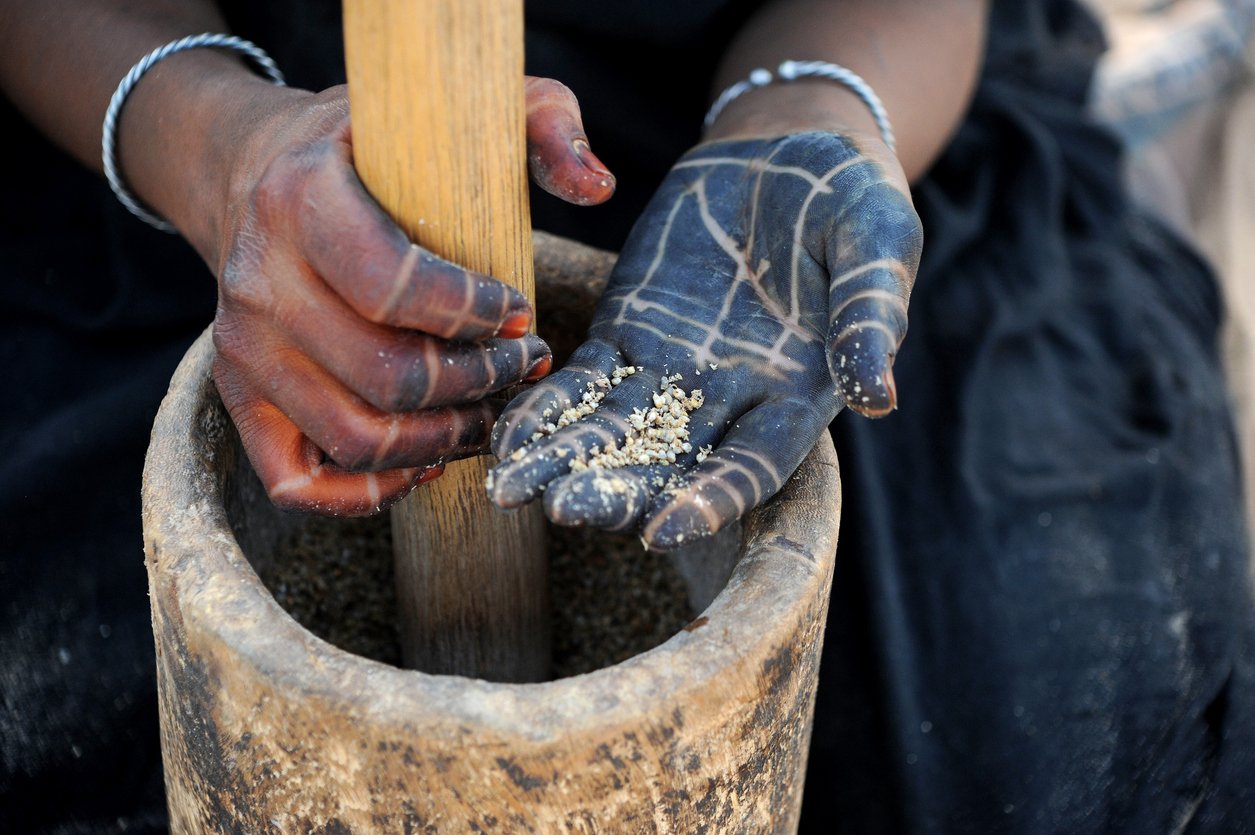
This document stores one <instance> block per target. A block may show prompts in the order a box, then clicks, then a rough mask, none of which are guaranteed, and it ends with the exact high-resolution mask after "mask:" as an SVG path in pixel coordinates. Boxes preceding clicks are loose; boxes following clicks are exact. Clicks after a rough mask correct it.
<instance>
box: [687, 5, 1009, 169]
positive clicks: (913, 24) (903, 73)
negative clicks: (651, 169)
mask: <svg viewBox="0 0 1255 835" xmlns="http://www.w3.org/2000/svg"><path fill="white" fill-rule="evenodd" d="M987 14H988V0H777V2H774V3H770V4H768V5H767V6H766V7H764V9H763V10H762V11H761V12H759V13H758V14H757V15H756V16H755V17H754V18H752V19H751V20H750V21H749V23H747V24H746V26H745V27H744V28H743V29H742V31H741V32H740V33H739V34H738V36H737V37H736V38H735V39H734V41H733V43H732V45H731V47H730V48H729V49H728V52H727V53H726V55H725V57H724V60H723V62H722V64H721V66H720V69H719V72H718V74H717V76H716V82H715V94H717V93H718V91H721V90H723V89H724V88H726V87H727V86H728V85H730V84H733V83H735V82H736V81H739V80H740V79H743V78H745V77H746V76H747V75H748V74H749V72H750V71H751V70H752V69H754V68H755V67H767V68H774V67H776V66H777V65H778V64H779V63H780V62H781V61H783V60H787V59H793V60H821V61H831V62H834V63H837V64H840V65H842V66H845V67H848V68H849V69H851V70H853V71H854V72H856V73H858V74H859V75H860V76H862V77H863V78H864V79H865V80H866V81H867V83H868V84H869V85H871V87H872V89H873V90H875V91H876V94H877V95H878V96H879V97H880V99H881V100H882V101H883V103H884V105H885V109H886V110H887V111H888V113H889V118H890V120H891V122H892V123H893V128H894V132H895V134H896V137H897V146H898V147H897V156H898V159H899V160H900V162H901V164H902V168H903V170H904V172H905V174H906V176H907V178H908V180H910V181H912V182H914V181H915V180H916V179H918V178H919V177H920V176H921V175H922V174H923V173H924V172H925V171H926V170H927V169H928V167H929V166H930V165H931V164H932V161H933V160H934V159H935V158H936V156H937V155H938V154H939V153H940V152H941V150H942V149H943V148H944V147H945V145H946V143H947V142H948V141H949V139H950V137H951V135H952V134H953V132H954V130H955V128H956V127H957V125H958V123H959V120H960V119H961V118H962V115H963V113H964V111H965V110H966V108H967V105H968V101H969V99H970V97H971V94H972V90H973V88H974V87H975V83H976V79H977V75H978V73H979V70H980V61H981V55H982V53H983V49H984V38H985V24H986V17H987ZM817 128H818V129H830V130H837V131H840V132H843V133H847V134H854V135H856V136H860V137H868V138H874V137H877V136H878V135H879V134H878V131H877V130H876V126H875V122H874V120H873V119H872V117H871V114H870V112H869V111H868V109H867V106H866V105H865V104H864V103H863V102H862V101H861V100H860V99H858V98H857V97H856V96H855V95H854V94H853V93H852V92H850V91H849V90H847V89H846V88H844V87H843V86H841V85H839V84H837V83H834V82H831V81H826V80H819V79H814V80H800V81H795V82H791V83H788V84H779V83H778V84H772V85H770V86H768V87H764V88H759V89H755V90H751V91H749V92H747V93H745V94H744V95H743V96H741V97H740V98H738V99H737V100H736V101H734V102H732V104H731V105H729V107H728V108H727V109H726V110H725V111H724V113H723V115H721V116H720V118H719V119H718V120H717V121H716V122H715V124H714V125H713V126H712V128H711V130H710V131H709V133H708V138H711V139H718V138H727V137H732V136H766V135H773V134H781V133H788V132H796V131H798V130H808V129H817Z"/></svg>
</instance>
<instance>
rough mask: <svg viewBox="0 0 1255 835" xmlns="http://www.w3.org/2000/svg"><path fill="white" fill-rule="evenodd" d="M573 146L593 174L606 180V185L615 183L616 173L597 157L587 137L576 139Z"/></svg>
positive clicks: (582, 162) (583, 163)
mask: <svg viewBox="0 0 1255 835" xmlns="http://www.w3.org/2000/svg"><path fill="white" fill-rule="evenodd" d="M571 147H572V148H573V149H574V150H575V155H576V156H577V157H579V160H580V163H581V164H582V165H583V166H584V167H585V168H587V169H588V170H589V171H591V172H593V174H595V175H597V176H598V177H601V178H602V179H604V180H606V181H607V182H606V185H611V184H613V183H614V175H613V174H611V173H610V169H609V168H607V167H606V165H605V163H603V162H602V161H601V160H599V159H598V158H597V155H596V154H594V153H593V149H592V148H590V147H589V146H588V140H587V139H582V138H581V139H576V140H575V141H574V142H572V143H571Z"/></svg>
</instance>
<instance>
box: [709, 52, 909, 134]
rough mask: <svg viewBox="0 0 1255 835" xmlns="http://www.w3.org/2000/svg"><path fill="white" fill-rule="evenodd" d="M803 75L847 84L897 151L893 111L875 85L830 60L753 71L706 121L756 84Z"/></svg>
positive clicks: (722, 96) (726, 94)
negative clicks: (890, 117) (887, 109)
mask: <svg viewBox="0 0 1255 835" xmlns="http://www.w3.org/2000/svg"><path fill="white" fill-rule="evenodd" d="M799 78H826V79H828V80H829V81H835V82H837V83H838V84H844V85H845V86H846V87H848V88H849V89H850V91H851V92H853V93H854V95H856V96H858V97H859V98H860V99H862V100H863V103H864V104H865V105H867V109H868V110H870V111H871V112H872V118H873V119H875V120H876V127H877V128H879V129H880V137H881V139H883V140H884V142H885V144H886V145H888V146H889V150H890V151H894V152H896V151H897V142H896V141H895V138H894V135H893V127H892V126H891V125H890V124H889V114H888V112H887V111H886V110H885V106H884V104H883V103H882V102H881V101H880V97H879V96H877V95H876V92H875V91H874V90H872V88H871V85H870V84H868V83H867V82H866V81H864V80H863V79H862V77H861V76H859V75H858V74H857V73H855V72H853V71H852V70H848V69H846V68H845V67H843V66H841V65H840V64H832V63H829V62H828V61H784V62H782V63H781V64H780V66H778V67H776V71H775V72H774V73H773V72H772V71H771V70H768V69H764V68H763V67H759V68H758V69H755V70H753V71H752V72H751V73H750V74H749V76H748V77H747V78H745V79H743V80H741V81H738V82H737V83H735V84H733V85H732V86H730V87H728V89H726V90H724V91H723V92H722V93H721V94H720V95H719V98H717V99H715V103H714V104H712V105H711V106H710V110H709V111H707V113H706V118H705V120H704V121H703V124H704V125H705V126H706V127H707V128H708V129H709V128H710V126H711V125H712V124H714V122H715V119H717V118H719V114H720V113H722V112H723V110H724V108H725V107H727V106H728V105H729V104H731V103H732V102H733V101H734V100H736V99H737V98H738V97H740V96H742V95H744V94H745V93H747V92H749V91H750V90H753V89H754V88H756V87H766V86H767V85H768V84H771V83H772V82H775V81H796V80H797V79H799Z"/></svg>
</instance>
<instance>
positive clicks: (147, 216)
mask: <svg viewBox="0 0 1255 835" xmlns="http://www.w3.org/2000/svg"><path fill="white" fill-rule="evenodd" d="M201 47H215V48H218V49H232V50H235V51H236V52H242V53H244V54H245V55H247V56H248V57H249V58H251V59H252V61H253V63H254V64H256V65H257V66H258V67H259V68H260V69H261V70H262V71H264V72H265V73H266V76H267V77H268V78H269V79H270V80H271V81H273V82H274V83H275V84H283V73H281V72H279V68H278V67H277V66H275V62H274V61H273V60H272V59H271V57H270V56H269V55H267V54H266V53H265V52H264V51H263V50H262V49H261V47H259V46H257V45H256V44H254V43H251V42H249V41H246V40H244V39H243V38H237V37H235V36H234V35H220V34H214V33H211V32H205V33H203V34H200V35H188V36H187V37H186V38H180V39H179V40H177V41H171V42H170V43H168V44H166V45H165V46H161V47H158V48H157V49H154V50H153V51H152V52H150V53H148V54H147V55H145V56H144V57H143V58H141V59H140V60H139V62H138V63H136V64H135V66H133V67H131V69H130V71H128V72H127V74H126V76H125V77H124V78H123V79H122V82H121V83H120V84H118V89H116V90H114V91H113V98H111V99H110V100H109V109H108V110H106V111H105V122H104V127H103V129H102V137H101V141H100V156H101V161H102V162H103V164H104V169H105V177H106V178H107V179H108V180H109V187H110V188H112V189H113V193H114V194H115V195H116V196H117V198H118V200H119V201H120V202H121V203H122V205H123V206H126V208H127V209H128V210H130V212H131V214H133V215H135V216H136V217H138V218H139V219H141V220H143V221H145V222H146V223H148V224H149V225H150V226H155V227H156V228H158V229H160V230H161V231H163V232H174V231H176V230H175V228H174V226H173V225H172V224H170V223H169V222H168V221H166V220H163V219H162V218H160V217H158V216H157V215H155V214H153V213H152V212H151V211H149V210H148V209H146V208H145V207H144V206H143V204H141V203H140V202H139V199H138V198H136V197H135V195H133V194H131V191H130V189H128V188H127V187H126V184H125V183H124V182H122V175H121V174H120V173H118V148H117V133H118V114H120V113H121V112H122V105H123V104H125V103H126V97H127V96H129V95H130V94H131V90H133V89H134V88H135V85H136V84H137V83H138V82H139V80H140V78H141V77H142V76H143V75H144V73H146V72H148V71H149V70H150V69H152V67H153V65H154V64H156V63H157V62H158V61H160V60H161V59H162V58H166V57H168V56H170V55H173V54H174V53H176V52H182V51H183V50H185V49H197V48H201Z"/></svg>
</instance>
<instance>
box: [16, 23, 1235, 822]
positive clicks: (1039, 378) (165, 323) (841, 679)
mask: <svg viewBox="0 0 1255 835" xmlns="http://www.w3.org/2000/svg"><path fill="white" fill-rule="evenodd" d="M224 5H225V7H226V9H227V13H228V15H229V17H230V20H231V23H232V27H233V28H234V29H235V30H236V31H238V32H239V33H240V34H243V35H244V36H246V37H249V38H252V39H253V40H255V41H257V42H258V43H259V44H261V45H262V46H264V47H265V48H266V49H267V50H268V51H270V52H271V53H272V54H273V55H274V56H275V58H276V60H277V61H278V62H279V64H280V66H281V67H282V68H283V69H284V71H285V72H286V73H287V75H288V77H289V79H290V81H291V82H292V83H294V84H298V85H302V86H308V87H311V88H316V89H320V88H322V87H325V86H328V85H330V84H334V83H338V82H339V81H341V80H342V78H343V70H342V67H341V64H342V51H341V49H340V41H339V28H338V27H339V22H338V16H337V9H338V4H337V3H334V2H323V3H312V2H299V1H298V0H277V2H273V3H249V2H245V0H230V2H227V3H225V4H224ZM752 5H753V3H750V2H719V1H718V0H703V2H694V3H661V2H658V3H651V4H646V5H643V6H642V5H641V4H632V5H630V6H629V5H622V6H620V5H616V4H603V6H604V7H602V6H599V7H598V8H597V9H596V12H595V13H591V14H590V13H589V8H590V7H589V6H588V4H586V3H582V2H577V0H548V2H540V1H539V0H537V1H536V2H529V4H528V7H527V9H528V16H529V31H528V43H527V47H528V70H529V72H532V73H536V74H544V75H552V76H554V77H557V78H559V79H561V80H563V81H565V82H566V83H568V84H569V85H570V86H571V87H572V88H573V89H574V90H575V92H576V93H577V94H578V95H579V96H580V98H581V101H582V104H583V107H584V110H585V114H586V122H587V127H588V132H589V135H590V138H591V139H592V143H593V146H594V148H596V149H597V151H598V153H599V154H600V155H601V156H602V158H603V159H604V160H605V161H606V162H607V163H608V164H609V165H610V167H611V168H612V169H613V170H614V171H615V172H616V173H617V174H618V175H619V182H620V187H619V192H618V194H617V195H616V196H615V198H614V199H613V200H612V201H611V203H610V204H609V205H607V206H605V207H599V208H594V209H570V208H568V207H565V206H563V205H561V204H558V203H556V202H555V201H553V200H551V199H550V198H547V197H545V196H543V195H541V196H537V197H536V198H534V218H535V220H536V224H537V226H539V227H540V228H545V229H548V230H550V231H555V232H559V233H562V234H567V235H570V236H572V237H576V238H580V239H583V240H586V241H588V242H590V243H594V244H597V245H601V246H606V247H608V248H612V249H617V248H618V247H619V245H620V244H621V243H622V240H623V238H624V236H625V235H626V233H627V230H628V228H629V227H630V225H631V223H632V222H633V221H634V219H635V217H636V215H637V213H638V212H639V211H640V209H641V207H642V206H643V205H644V202H645V200H646V199H647V198H648V196H649V194H650V193H651V192H652V190H653V188H654V187H655V185H656V184H657V182H658V181H659V180H660V179H661V177H662V174H663V173H664V172H665V170H666V168H667V167H668V166H669V165H670V164H671V162H672V161H673V160H674V159H675V158H676V157H678V156H679V154H680V153H681V152H682V151H683V150H685V149H686V147H687V146H688V145H689V144H690V143H691V142H692V141H693V140H695V139H696V136H697V130H698V127H699V123H700V119H701V114H702V112H703V109H704V105H705V102H706V97H707V95H708V87H709V83H710V76H711V73H712V71H713V60H714V58H715V56H716V55H717V54H718V52H719V50H720V49H721V48H722V46H723V42H724V40H725V39H726V37H727V35H728V34H729V33H730V32H731V31H733V30H734V28H735V27H736V25H737V24H738V23H739V22H740V21H741V20H743V18H744V15H745V14H746V13H747V12H748V11H749V9H750V8H751V7H752ZM1100 48H1101V43H1100V39H1099V38H1098V33H1097V30H1096V29H1095V28H1094V26H1093V24H1092V22H1091V21H1089V19H1088V18H1087V17H1085V16H1084V15H1083V14H1082V13H1080V11H1079V8H1078V6H1077V5H1076V4H1075V3H1073V2H1071V1H1070V0H1066V1H1065V0H1032V2H1029V1H1028V0H1003V1H1002V2H999V3H998V4H997V7H996V9H995V21H994V25H993V34H992V37H991V45H990V55H989V61H988V65H987V69H986V73H985V80H984V82H983V83H982V86H981V88H980V92H979V95H978V97H977V102H976V104H975V107H974V109H973V113H972V115H971V117H970V118H969V119H968V120H967V123H966V125H965V127H964V128H963V130H962V131H961V133H960V135H959V136H958V138H957V139H956V141H955V143H954V145H953V147H952V148H951V149H950V151H949V152H948V153H947V155H946V156H945V158H944V160H943V161H942V162H941V163H940V164H939V165H938V167H937V169H936V171H934V172H933V174H932V175H931V176H930V178H929V179H928V181H927V182H926V183H924V184H922V185H921V187H920V188H919V190H918V193H917V195H916V199H917V203H918V205H919V208H920V210H921V214H922V216H923V218H924V221H925V224H926V230H927V240H926V247H925V262H924V265H923V269H922V273H921V276H920V279H919V283H918V285H917V288H916V293H915V297H914V299H913V301H912V325H911V333H910V335H909V337H908V339H907V344H906V347H905V348H904V350H903V353H902V356H901V357H900V359H899V362H898V366H897V377H898V389H899V392H900V393H901V396H902V409H901V410H900V411H899V412H898V413H896V414H895V415H893V416H892V417H890V418H888V419H886V420H884V421H880V422H877V423H871V422H868V421H863V420H860V419H858V418H856V417H854V416H843V417H841V418H839V419H838V421H837V424H836V425H835V426H834V433H835V437H836V440H837V442H838V446H839V450H840V452H841V462H842V467H843V474H844V478H845V495H846V498H845V507H844V516H843V524H842V534H841V553H840V559H839V560H838V566H839V568H838V577H837V578H836V584H835V591H834V597H833V602H832V612H831V622H830V626H829V630H828V634H827V637H826V640H825V653H826V655H825V659H824V664H823V670H822V677H823V682H822V686H821V690H820V694H819V697H818V704H817V710H816V725H815V741H814V746H813V752H812V755H811V770H810V774H809V776H808V787H807V788H808V790H807V794H806V800H805V806H804V813H805V825H804V831H805V832H822V833H827V832H834V831H839V830H845V831H852V832H882V831H883V832H889V831H961V832H993V831H1005V830H1011V829H1014V830H1017V831H1028V832H1093V831H1104V832H1138V833H1140V832H1161V831H1170V829H1171V827H1172V824H1173V823H1174V822H1176V821H1177V820H1178V819H1179V818H1183V817H1185V816H1187V815H1189V814H1190V812H1191V810H1193V817H1192V818H1191V819H1192V820H1193V822H1194V823H1193V827H1192V831H1198V832H1241V831H1243V829H1242V827H1243V826H1244V825H1246V824H1247V822H1249V821H1255V812H1252V811H1251V809H1250V807H1249V803H1250V797H1249V795H1247V794H1245V792H1246V791H1247V789H1246V785H1247V784H1249V783H1251V782H1252V777H1255V768H1253V767H1252V764H1251V762H1250V757H1251V756H1252V751H1255V746H1252V744H1251V739H1250V734H1251V732H1252V728H1253V727H1255V717H1252V716H1251V715H1250V712H1251V709H1252V695H1253V694H1252V689H1251V683H1252V682H1251V661H1250V657H1251V656H1250V653H1251V650H1250V646H1251V645H1250V641H1251V638H1250V631H1251V622H1252V616H1251V612H1250V599H1251V598H1250V589H1249V581H1248V576H1247V563H1246V559H1247V557H1246V550H1245V543H1244V540H1243V532H1242V530H1241V526H1240V524H1239V519H1240V497H1239V495H1238V491H1239V485H1238V482H1237V478H1238V476H1237V469H1236V463H1235V461H1234V455H1235V453H1234V448H1233V435H1232V431H1231V429H1230V427H1229V422H1228V416H1227V413H1226V405H1225V402H1224V393H1223V390H1222V388H1221V382H1220V377H1219V372H1218V362H1217V358H1216V356H1215V347H1214V336H1215V328H1216V321H1217V318H1218V315H1219V313H1218V302H1217V299H1216V295H1215V289H1214V287H1213V285H1212V282H1211V279H1210V276H1209V275H1208V274H1207V272H1206V270H1205V268H1204V267H1203V266H1202V265H1201V264H1200V263H1199V262H1198V261H1197V259H1196V258H1195V257H1194V256H1193V255H1192V254H1191V253H1189V252H1187V251H1185V250H1184V249H1183V248H1182V246H1181V245H1180V244H1178V243H1176V242H1175V241H1174V240H1173V239H1172V238H1171V236H1170V235H1169V233H1168V232H1166V231H1165V230H1162V229H1159V228H1157V227H1155V226H1154V225H1153V224H1151V223H1150V222H1149V221H1147V220H1145V219H1141V218H1138V217H1136V216H1135V215H1133V214H1132V213H1130V212H1129V211H1128V209H1127V208H1126V207H1125V206H1124V205H1123V204H1122V201H1121V199H1120V194H1119V188H1118V185H1117V180H1116V173H1115V172H1116V149H1115V147H1114V146H1113V145H1112V144H1111V143H1110V141H1109V140H1108V139H1107V138H1106V136H1105V135H1104V134H1103V133H1101V132H1100V131H1096V130H1095V129H1093V128H1091V127H1089V126H1087V125H1086V124H1085V123H1084V120H1083V118H1082V117H1081V102H1082V97H1083V95H1084V90H1085V88H1086V85H1087V83H1088V74H1089V71H1090V68H1091V66H1092V63H1093V60H1094V58H1095V57H1096V55H1097V54H1098V51H1099V50H1100ZM0 124H3V126H4V129H5V135H6V139H7V140H8V141H9V143H11V144H10V148H11V153H10V159H13V160H20V161H21V164H18V165H11V166H9V167H8V169H7V173H6V185H5V188H4V192H3V199H2V200H0V326H3V333H4V337H3V339H2V340H0V352H2V353H0V386H2V389H0V390H3V391H4V392H5V405H4V408H3V409H0V451H2V452H3V457H0V544H2V550H0V698H3V710H2V711H0V822H2V823H3V826H0V828H2V829H3V830H4V831H5V832H64V833H70V832H92V833H95V832H113V831H128V832H146V831H152V832H156V831H162V829H163V827H164V809H163V801H162V797H161V783H160V761H159V752H158V747H157V738H156V729H157V719H156V709H155V692H154V691H155V686H154V682H153V676H154V671H153V658H152V642H151V635H150V631H149V629H150V627H149V612H148V602H147V598H146V578H145V575H144V568H143V562H142V559H143V557H142V550H141V538H140V525H139V499H138V489H139V477H140V467H141V465H142V458H143V453H144V449H145V448H146V445H147V439H148V432H149V428H150V426H151V422H152V418H153V415H154V414H155V412H156V408H157V405H158V403H159V400H160V397H161V395H162V394H163V393H164V391H165V387H166V385H167V382H168V380H169V377H170V374H171V373H172V372H173V369H174V366H175V364H176V363H177V360H178V358H179V357H180V356H181V355H182V353H183V351H184V350H185V349H186V347H187V345H189V344H190V342H191V341H192V340H193V339H194V338H195V336H196V335H197V334H198V333H199V332H200V331H201V330H202V329H203V328H204V327H205V326H206V325H207V324H208V323H209V321H210V318H211V316H212V310H213V294H214V288H213V284H212V279H211V277H210V276H209V275H208V273H207V271H206V270H205V268H204V266H203V264H201V262H200V261H199V260H198V259H197V258H196V256H195V255H194V253H192V251H191V250H190V248H188V247H187V246H186V245H185V244H183V243H182V242H181V241H179V240H178V239H175V238H172V237H169V236H166V235H162V234H161V233H158V232H155V231H153V230H150V229H148V228H147V227H146V226H144V225H143V224H142V223H140V222H139V221H137V220H135V219H133V218H131V217H130V216H129V215H127V214H126V213H125V210H123V209H122V208H121V207H120V206H118V205H117V203H116V201H115V200H114V198H113V197H112V195H111V194H110V193H109V192H108V189H107V187H106V186H105V185H104V184H103V182H102V181H100V180H99V178H97V177H94V176H92V175H89V174H87V173H85V172H82V171H80V170H79V169H78V168H77V166H76V165H75V164H74V163H73V161H71V160H69V159H68V158H66V157H65V156H64V155H62V154H60V153H59V152H58V151H56V150H54V149H52V148H50V147H48V146H47V145H46V144H45V143H43V142H42V140H40V139H39V138H38V137H37V136H35V134H34V133H33V131H32V130H31V129H30V128H29V126H28V125H27V124H26V123H25V122H24V121H23V120H22V119H21V117H19V116H18V115H17V114H15V113H14V112H13V111H12V110H11V109H9V108H8V106H7V105H6V104H4V103H3V102H0Z"/></svg>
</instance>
